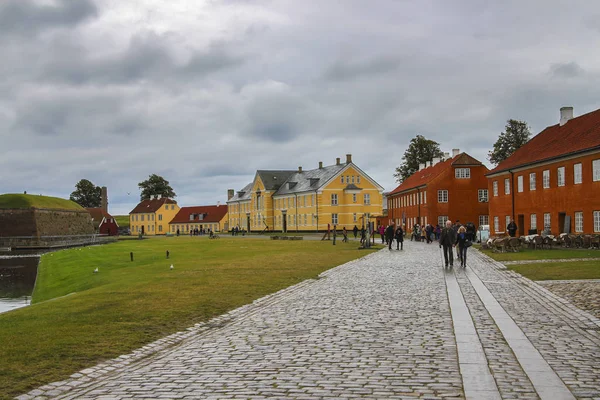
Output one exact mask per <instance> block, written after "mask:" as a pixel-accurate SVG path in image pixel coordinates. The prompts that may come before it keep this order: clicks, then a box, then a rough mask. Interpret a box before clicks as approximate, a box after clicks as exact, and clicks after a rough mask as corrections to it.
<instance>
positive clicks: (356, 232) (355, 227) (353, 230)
mask: <svg viewBox="0 0 600 400" xmlns="http://www.w3.org/2000/svg"><path fill="white" fill-rule="evenodd" d="M352 232H354V239H356V235H357V234H358V226H356V225H354V228H353V229H352Z"/></svg>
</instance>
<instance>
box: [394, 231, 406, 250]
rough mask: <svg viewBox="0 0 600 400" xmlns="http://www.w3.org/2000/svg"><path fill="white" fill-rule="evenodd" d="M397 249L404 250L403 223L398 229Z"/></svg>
mask: <svg viewBox="0 0 600 400" xmlns="http://www.w3.org/2000/svg"><path fill="white" fill-rule="evenodd" d="M394 235H395V236H396V250H404V248H403V247H404V230H403V229H402V225H398V229H396V233H395V234H394Z"/></svg>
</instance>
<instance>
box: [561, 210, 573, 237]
mask: <svg viewBox="0 0 600 400" xmlns="http://www.w3.org/2000/svg"><path fill="white" fill-rule="evenodd" d="M566 216H567V213H564V212H560V213H558V231H559V232H560V233H570V232H571V218H566ZM567 220H568V221H567Z"/></svg>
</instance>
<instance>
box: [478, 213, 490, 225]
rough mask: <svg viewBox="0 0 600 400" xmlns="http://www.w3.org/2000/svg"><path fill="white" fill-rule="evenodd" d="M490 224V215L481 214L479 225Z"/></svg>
mask: <svg viewBox="0 0 600 400" xmlns="http://www.w3.org/2000/svg"><path fill="white" fill-rule="evenodd" d="M489 224H490V216H489V215H480V216H479V226H481V225H489Z"/></svg>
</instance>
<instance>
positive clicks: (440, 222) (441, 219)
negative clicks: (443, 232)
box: [438, 215, 448, 228]
mask: <svg viewBox="0 0 600 400" xmlns="http://www.w3.org/2000/svg"><path fill="white" fill-rule="evenodd" d="M446 221H448V216H447V215H438V225H439V226H440V227H442V228H443V227H445V226H446Z"/></svg>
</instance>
